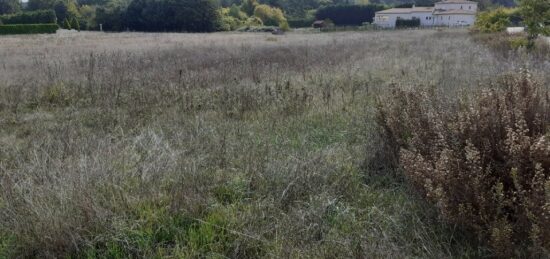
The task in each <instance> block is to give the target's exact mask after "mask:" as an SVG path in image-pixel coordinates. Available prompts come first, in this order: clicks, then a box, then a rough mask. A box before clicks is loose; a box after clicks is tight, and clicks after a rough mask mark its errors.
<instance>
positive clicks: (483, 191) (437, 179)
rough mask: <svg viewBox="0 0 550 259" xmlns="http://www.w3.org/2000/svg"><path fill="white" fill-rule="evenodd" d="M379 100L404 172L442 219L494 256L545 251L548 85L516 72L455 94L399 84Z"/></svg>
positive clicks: (549, 239) (549, 180)
mask: <svg viewBox="0 0 550 259" xmlns="http://www.w3.org/2000/svg"><path fill="white" fill-rule="evenodd" d="M379 103H380V104H379V109H378V111H379V121H380V124H381V125H382V127H383V128H384V129H385V134H386V136H387V137H388V140H389V142H390V143H393V146H394V149H393V150H395V151H397V152H399V163H400V164H401V166H402V168H403V170H404V173H405V175H406V176H407V177H408V179H409V180H410V181H411V183H412V184H413V185H414V186H415V187H416V189H417V190H418V191H419V192H420V193H421V194H423V195H424V196H425V197H426V198H427V199H428V200H430V201H432V202H433V203H434V204H435V205H436V206H437V207H438V209H439V211H440V213H441V215H442V216H443V218H444V219H445V220H447V221H449V222H451V223H453V224H457V225H459V226H462V227H464V229H468V230H470V231H472V232H473V233H476V234H477V235H478V237H479V239H480V240H487V241H488V243H489V245H490V246H491V247H492V249H493V252H494V253H495V255H496V256H498V257H520V258H521V257H526V256H528V257H535V258H542V257H546V256H548V253H549V250H550V228H548V226H549V225H550V218H549V216H548V215H550V195H549V194H550V90H549V89H548V88H547V87H545V86H543V85H542V84H540V83H538V82H536V81H535V80H533V79H532V77H531V75H530V74H529V73H528V72H522V73H520V74H518V75H509V76H505V77H503V78H500V79H499V80H497V81H496V83H495V84H494V85H491V87H489V88H487V89H484V90H482V91H479V92H476V93H474V94H472V95H468V94H466V95H465V96H463V97H462V98H461V99H460V100H459V101H457V102H452V99H449V98H447V96H445V94H443V93H438V92H437V91H436V90H434V89H411V90H405V89H400V88H398V89H396V90H395V91H394V92H393V93H392V94H391V97H390V98H384V99H383V101H382V99H381V101H380V102H379ZM545 255H546V256H545Z"/></svg>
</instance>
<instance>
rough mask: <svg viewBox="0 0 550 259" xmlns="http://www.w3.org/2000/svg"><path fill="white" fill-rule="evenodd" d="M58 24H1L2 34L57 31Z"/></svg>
mask: <svg viewBox="0 0 550 259" xmlns="http://www.w3.org/2000/svg"><path fill="white" fill-rule="evenodd" d="M57 29H59V26H57V24H55V23H53V24H10V25H0V35H8V34H39V33H55V32H56V31H57Z"/></svg>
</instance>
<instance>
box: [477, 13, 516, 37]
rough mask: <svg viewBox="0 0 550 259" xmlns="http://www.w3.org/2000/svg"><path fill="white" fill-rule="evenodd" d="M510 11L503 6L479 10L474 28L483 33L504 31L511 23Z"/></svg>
mask: <svg viewBox="0 0 550 259" xmlns="http://www.w3.org/2000/svg"><path fill="white" fill-rule="evenodd" d="M510 13H511V12H510V11H509V10H507V9H504V8H499V9H496V10H492V11H486V12H481V13H479V14H478V16H477V20H476V22H475V24H474V30H476V31H479V32H485V33H489V32H501V31H504V30H506V27H508V26H509V25H510V23H511V22H510Z"/></svg>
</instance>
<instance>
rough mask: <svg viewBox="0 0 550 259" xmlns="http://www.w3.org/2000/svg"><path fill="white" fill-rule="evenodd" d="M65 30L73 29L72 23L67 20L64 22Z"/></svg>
mask: <svg viewBox="0 0 550 259" xmlns="http://www.w3.org/2000/svg"><path fill="white" fill-rule="evenodd" d="M63 29H67V30H70V29H71V23H70V22H69V20H67V19H66V18H65V20H63Z"/></svg>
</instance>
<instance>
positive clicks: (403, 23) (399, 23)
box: [395, 18, 420, 28]
mask: <svg viewBox="0 0 550 259" xmlns="http://www.w3.org/2000/svg"><path fill="white" fill-rule="evenodd" d="M395 27H398V28H410V27H420V19H418V18H416V19H410V20H405V19H397V20H396V21H395Z"/></svg>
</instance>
